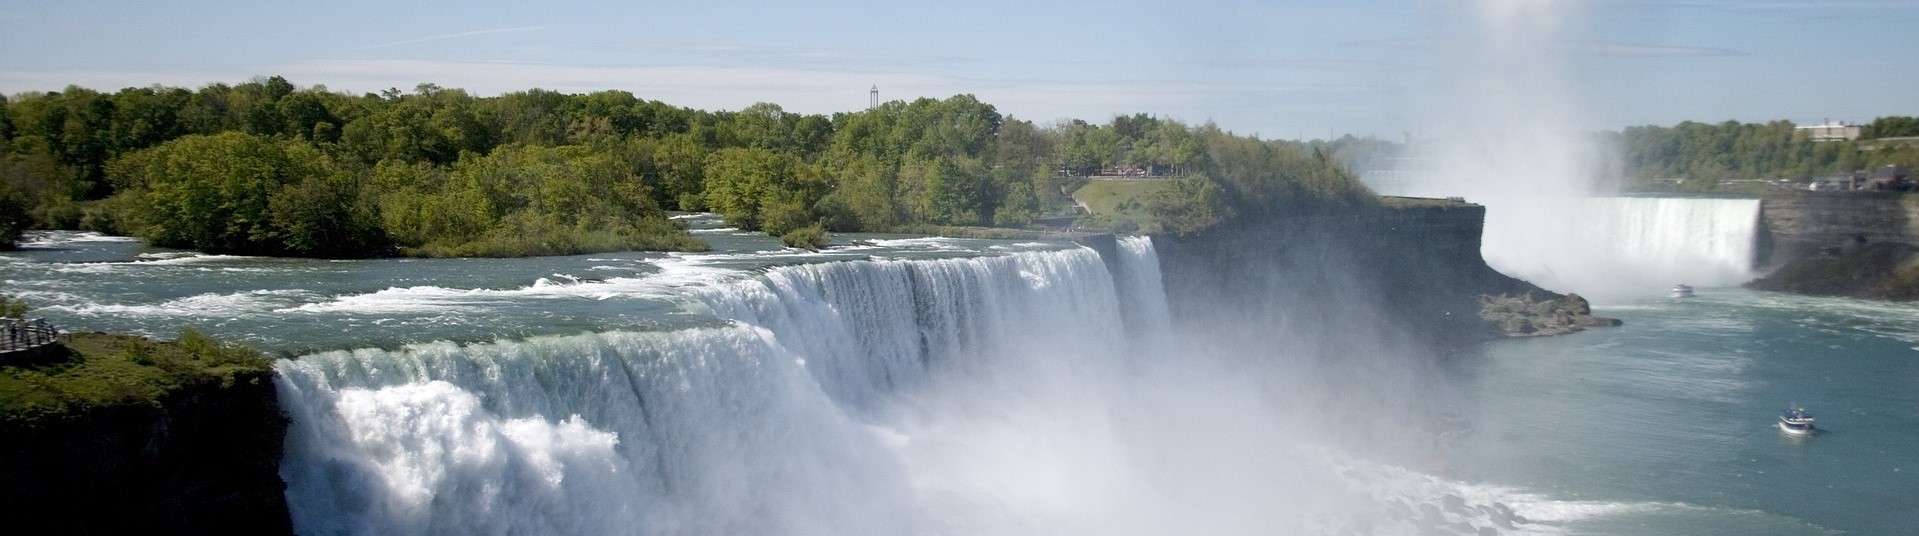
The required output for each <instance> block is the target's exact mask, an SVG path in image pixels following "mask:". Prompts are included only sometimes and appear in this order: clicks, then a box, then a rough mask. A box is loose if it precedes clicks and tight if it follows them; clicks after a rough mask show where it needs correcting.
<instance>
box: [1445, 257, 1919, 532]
mask: <svg viewBox="0 0 1919 536" xmlns="http://www.w3.org/2000/svg"><path fill="white" fill-rule="evenodd" d="M1595 309H1596V311H1597V313H1598V314H1601V315H1610V316H1615V317H1618V318H1621V319H1623V320H1624V321H1625V325H1624V326H1621V327H1619V328H1614V329H1597V330H1591V331H1587V332H1584V333H1578V334H1574V335H1571V336H1566V337H1559V338H1550V339H1534V340H1521V341H1505V342H1500V343H1495V344H1491V345H1487V346H1485V347H1483V348H1481V349H1479V350H1478V351H1476V352H1471V353H1469V354H1467V355H1465V356H1463V357H1461V358H1459V359H1458V360H1457V361H1455V362H1454V363H1452V364H1451V365H1450V366H1449V368H1448V370H1449V372H1450V373H1451V374H1452V375H1453V377H1454V378H1453V379H1454V381H1455V382H1457V383H1458V384H1459V385H1461V386H1462V387H1463V388H1462V389H1461V392H1462V393H1464V394H1463V395H1462V396H1464V397H1466V398H1467V399H1468V402H1467V403H1466V404H1467V405H1468V406H1469V407H1470V409H1469V410H1467V411H1468V413H1470V414H1472V415H1473V419H1472V425H1473V431H1472V433H1470V434H1468V435H1467V436H1466V437H1465V438H1464V439H1462V440H1461V441H1460V448H1459V449H1458V450H1457V452H1459V453H1460V457H1461V459H1460V460H1459V465H1458V472H1459V473H1460V474H1461V475H1462V476H1463V477H1465V478H1466V479H1468V480H1473V481H1481V482H1497V483H1501V484H1504V485H1512V486H1517V487H1521V488H1525V489H1528V490H1531V491H1532V492H1536V493H1539V494H1542V495H1546V496H1551V497H1553V498H1554V499H1556V500H1560V501H1571V502H1569V503H1567V504H1563V505H1561V506H1562V507H1564V508H1566V509H1567V510H1569V514H1573V515H1569V517H1577V518H1582V519H1583V521H1581V522H1579V523H1576V524H1574V525H1573V527H1575V528H1577V529H1579V530H1578V531H1577V532H1580V533H1589V534H1831V533H1845V534H1914V533H1919V307H1915V306H1913V305H1910V304H1889V303H1880V302H1870V301H1860V300H1850V299H1837V298H1813V297H1802V296H1792V295H1785V294H1778V293H1770V292H1759V291H1752V290H1746V289H1739V288H1712V289H1701V290H1700V291H1699V293H1698V296H1697V297H1695V298H1689V299H1677V298H1664V297H1661V298H1647V299H1639V300H1620V301H1618V302H1617V303H1615V304H1612V306H1607V304H1605V303H1603V302H1602V303H1600V304H1599V305H1597V306H1596V307H1595ZM1793 403H1797V404H1800V405H1802V406H1804V407H1806V408H1807V409H1808V410H1809V411H1811V412H1812V413H1813V414H1814V415H1815V416H1816V417H1817V426H1818V429H1819V431H1818V433H1817V434H1816V435H1815V436H1813V437H1796V436H1789V435H1787V434H1785V433H1783V432H1781V431H1780V430H1779V429H1778V428H1777V427H1776V426H1775V425H1776V424H1777V415H1778V413H1779V411H1780V410H1781V409H1784V408H1785V407H1787V406H1788V405H1789V404H1793Z"/></svg>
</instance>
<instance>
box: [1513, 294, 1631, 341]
mask: <svg viewBox="0 0 1919 536" xmlns="http://www.w3.org/2000/svg"><path fill="white" fill-rule="evenodd" d="M1479 303H1480V307H1479V317H1480V318H1483V319H1485V320H1486V321H1487V322H1491V323H1492V324H1493V325H1494V326H1495V327H1497V328H1498V329H1499V331H1500V333H1502V334H1504V335H1505V336H1507V337H1541V336H1550V335H1565V334H1567V333H1572V332H1575V331H1580V330H1583V329H1586V328H1589V327H1595V326H1617V325H1619V320H1618V319H1614V318H1605V317H1598V316H1593V315H1592V305H1591V304H1588V303H1587V302H1586V299H1585V298H1582V297H1580V296H1579V295H1578V294H1567V295H1565V296H1562V297H1557V298H1555V297H1547V298H1545V299H1534V298H1533V295H1532V294H1531V293H1527V294H1524V295H1520V296H1508V295H1504V294H1501V295H1499V296H1480V298H1479Z"/></svg>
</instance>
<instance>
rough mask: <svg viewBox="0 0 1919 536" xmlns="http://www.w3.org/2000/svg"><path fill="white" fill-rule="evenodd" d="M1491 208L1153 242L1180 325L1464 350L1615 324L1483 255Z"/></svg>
mask: <svg viewBox="0 0 1919 536" xmlns="http://www.w3.org/2000/svg"><path fill="white" fill-rule="evenodd" d="M1485 218H1486V210H1485V207H1483V206H1480V205H1474V204H1469V203H1464V202H1439V201H1437V200H1420V201H1417V202H1403V201H1402V202H1398V203H1388V204H1387V205H1386V206H1384V207H1380V208H1374V209H1367V210H1361V211H1354V212H1348V213H1340V214H1322V215H1306V216H1297V217H1281V218H1271V219H1266V220H1263V221H1239V222H1234V223H1232V224H1229V225H1225V226H1221V227H1217V228H1213V229H1208V230H1206V231H1202V232H1198V233H1193V234H1187V235H1155V236H1154V237H1153V244H1154V247H1155V249H1157V250H1158V252H1159V255H1160V269H1161V273H1162V274H1163V279H1164V282H1165V286H1166V294H1167V300H1168V305H1169V307H1170V308H1171V309H1172V313H1173V316H1174V318H1177V319H1181V320H1182V321H1185V322H1199V323H1203V324H1213V325H1220V324H1225V323H1228V322H1231V321H1233V320H1236V319H1244V318H1247V317H1253V319H1254V320H1256V321H1258V322H1260V323H1261V325H1274V326H1280V327H1283V328H1284V329H1292V330H1300V331H1304V332H1337V331H1339V330H1344V329H1346V326H1348V325H1350V324H1352V323H1357V322H1365V323H1374V324H1378V325H1384V326H1386V327H1388V329H1389V332H1390V333H1396V334H1398V335H1399V336H1401V337H1403V338H1404V339H1405V340H1404V341H1402V342H1404V343H1406V344H1417V345H1421V346H1426V345H1438V346H1440V347H1457V346H1462V345H1467V344H1472V343H1477V342H1483V341H1487V340H1492V339H1498V338H1503V337H1515V336H1533V335H1550V334H1559V333H1570V332H1573V331H1578V330H1580V329H1584V328H1585V327H1588V326H1604V325H1616V324H1617V323H1618V321H1616V320H1611V319H1604V318H1598V317H1593V316H1592V315H1591V309H1590V308H1589V307H1587V306H1586V302H1585V300H1584V299H1581V298H1579V297H1578V296H1576V295H1561V294H1556V293H1553V292H1550V291H1547V290H1545V289H1542V288H1539V287H1538V286H1536V285H1533V284H1531V283H1528V282H1525V281H1522V280H1519V279H1515V278H1513V277H1510V276H1507V275H1505V274H1502V273H1499V272H1498V271H1497V270H1494V269H1492V267H1490V266H1487V265H1486V262H1485V259H1484V258H1483V257H1481V256H1480V236H1481V234H1482V232H1483V230H1484V225H1485Z"/></svg>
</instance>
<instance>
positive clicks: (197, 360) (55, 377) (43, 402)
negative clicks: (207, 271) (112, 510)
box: [0, 332, 272, 422]
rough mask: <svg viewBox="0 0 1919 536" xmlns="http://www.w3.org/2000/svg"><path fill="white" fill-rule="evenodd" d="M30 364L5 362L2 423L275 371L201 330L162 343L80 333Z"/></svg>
mask: <svg viewBox="0 0 1919 536" xmlns="http://www.w3.org/2000/svg"><path fill="white" fill-rule="evenodd" d="M62 347H63V348H55V349H52V351H50V352H47V353H45V354H44V355H42V356H40V357H37V358H35V359H33V360H32V361H30V362H14V361H17V359H11V358H10V359H9V360H8V362H5V363H0V420H4V421H14V422H20V421H37V420H42V419H57V418H62V417H64V416H68V415H73V414H77V413H80V412H85V411H88V410H91V409H96V408H103V407H110V406H121V405H139V404H158V403H159V400H160V399H161V398H162V397H163V396H165V395H166V394H167V393H170V392H172V391H174V390H177V389H180V388H182V387H185V386H188V385H193V384H199V383H205V382H219V383H221V384H222V385H231V384H232V382H233V381H234V378H235V377H236V375H239V374H245V373H248V372H255V371H263V370H267V369H269V368H271V366H272V361H271V359H269V358H268V357H267V356H266V355H264V354H261V353H260V352H258V351H255V350H252V349H249V348H246V347H244V346H238V345H230V344H222V343H219V342H217V341H214V340H212V339H210V338H207V337H206V336H204V335H200V334H198V333H193V332H188V333H183V334H182V335H181V338H180V340H179V341H174V342H159V341H154V340H150V339H145V338H141V337H132V336H127V335H108V334H104V333H74V334H69V335H67V336H65V337H64V341H63V342H62Z"/></svg>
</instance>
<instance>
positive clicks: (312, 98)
mask: <svg viewBox="0 0 1919 536" xmlns="http://www.w3.org/2000/svg"><path fill="white" fill-rule="evenodd" d="M0 105H4V110H5V113H0V246H5V245H6V244H10V243H11V242H12V241H13V240H14V239H15V238H17V236H18V233H19V232H20V230H21V229H24V228H80V229H90V230H98V231H103V232H110V233H119V234H128V235H132V236H138V237H142V238H145V239H147V240H149V241H150V242H151V243H153V244H155V245H160V246H168V247H180V248H193V249H201V250H206V251H217V252H235V253H254V254H273V255H293V256H318V257H343V256H362V255H384V254H408V255H436V256H513V255H541V254H566V253H579V252H588V251H599V250H615V249H666V250H675V249H679V250H684V249H700V248H703V247H704V244H703V243H701V242H700V241H698V240H696V239H694V238H692V237H690V236H689V235H687V234H686V233H685V232H684V230H682V229H680V228H678V227H676V226H675V225H674V224H672V223H671V222H669V220H667V219H666V218H665V213H664V211H665V210H684V211H697V210H711V211H715V212H718V213H720V214H722V215H723V216H724V217H725V218H726V220H727V222H728V223H729V224H731V225H735V226H738V227H740V228H743V229H751V230H762V231H765V232H768V233H771V234H774V235H785V234H789V233H795V232H800V233H801V235H800V236H809V237H813V238H814V239H817V237H820V236H823V235H824V233H823V231H826V230H830V231H885V230H895V229H902V228H913V227H916V226H925V225H995V226H1008V227H1018V226H1025V225H1029V224H1032V223H1033V222H1034V221H1035V220H1036V219H1038V218H1040V217H1041V216H1042V215H1044V214H1048V213H1070V212H1071V204H1070V200H1068V199H1067V198H1066V197H1065V191H1066V190H1067V189H1069V188H1070V187H1071V186H1073V181H1075V180H1079V179H1075V178H1074V176H1076V175H1086V174H1092V173H1094V172H1097V171H1098V170H1099V169H1102V168H1107V167H1113V166H1121V165H1125V166H1159V167H1163V168H1166V169H1176V170H1180V171H1181V176H1182V177H1184V178H1182V179H1178V180H1179V181H1180V183H1179V186H1178V187H1177V188H1169V189H1168V192H1167V193H1165V194H1163V195H1161V196H1159V197H1157V198H1156V199H1155V200H1154V201H1153V207H1154V212H1155V214H1159V215H1163V217H1162V218H1161V225H1162V227H1163V228H1162V229H1152V230H1164V231H1171V232H1179V231H1189V230H1194V229H1198V228H1202V227H1205V226H1209V225H1214V224H1217V223H1218V222H1221V221H1224V220H1225V219H1227V218H1230V217H1233V216H1235V215H1256V214H1259V213H1264V212H1269V211H1276V210H1325V209H1328V208H1330V207H1339V206H1349V205H1353V204H1359V203H1371V202H1373V201H1372V197H1373V196H1372V195H1371V193H1370V192H1369V191H1368V190H1366V188H1365V187H1364V186H1361V185H1360V184H1359V183H1358V182H1357V181H1355V180H1353V178H1352V177H1351V176H1350V175H1349V174H1348V173H1346V172H1345V171H1343V170H1342V169H1340V166H1338V165H1337V164H1336V163H1335V162H1334V161H1333V160H1332V157H1330V156H1327V155H1328V152H1327V151H1322V150H1320V147H1316V146H1309V145H1306V144H1299V143H1291V142H1280V141H1262V140H1258V139H1256V138H1253V137H1247V136H1238V135H1234V134H1232V133H1230V132H1225V131H1222V130H1220V129H1219V128H1218V127H1216V126H1214V125H1212V124H1211V123H1207V124H1204V125H1197V126H1193V125H1186V124H1183V123H1180V122H1178V121H1173V120H1167V119H1159V118H1154V117H1149V116H1146V115H1143V114H1142V115H1133V116H1119V117H1115V118H1113V120H1112V121H1111V122H1109V123H1108V124H1105V125H1093V124H1089V123H1086V122H1084V121H1078V120H1074V121H1066V122H1060V123H1057V124H1051V125H1044V126H1041V125H1035V124H1034V123H1032V122H1028V121H1022V120H1018V119H1014V118H1011V117H1007V116H1003V115H1002V114H1000V113H999V112H998V111H997V110H995V109H994V108H993V106H991V105H988V104H985V103H982V102H980V101H978V100H977V99H975V98H974V97H972V96H970V95H959V96H954V97H951V98H948V99H944V100H936V99H930V98H922V99H918V100H915V101H912V102H903V101H894V102H888V103H885V104H882V105H880V106H878V107H876V108H873V109H870V110H866V111H860V112H851V113H836V114H833V115H832V116H831V117H828V116H823V115H802V114H796V113H789V112H786V111H784V110H782V109H781V108H780V107H779V106H778V105H775V104H767V103H761V104H755V105H752V106H749V107H747V108H745V109H742V110H738V111H719V112H708V111H700V110H693V109H689V108H684V107H677V106H672V105H669V104H666V103H662V102H659V101H650V100H644V99H640V98H637V97H635V96H633V95H632V94H630V93H627V92H623V91H601V92H596V93H591V94H584V95H580V94H564V93H558V92H553V91H546V90H539V89H533V90H528V91H521V92H514V93H508V94H505V95H501V96H498V97H475V96H473V95H471V94H468V93H467V92H465V91H462V90H459V89H448V88H442V87H439V86H436V85H432V84H422V85H420V86H418V87H417V88H415V90H414V91H412V92H402V91H399V90H388V91H384V92H381V93H378V94H372V93H368V94H363V95H357V96H356V95H348V94H344V93H337V92H331V91H328V90H327V89H326V88H325V87H324V86H314V87H308V88H299V87H296V86H295V85H294V84H292V83H290V82H288V81H287V80H286V79H284V78H281V77H277V76H276V77H271V78H262V79H255V80H253V81H249V82H246V83H241V84H237V85H227V84H213V85H209V86H206V87H203V88H200V89H199V90H197V91H196V90H190V89H185V88H177V87H161V86H152V87H137V88H126V89H122V90H120V91H118V92H116V93H100V92H97V91H93V90H90V89H85V88H79V87H68V88H67V89H65V90H63V91H59V92H53V93H28V94H22V95H16V96H13V97H11V98H0Z"/></svg>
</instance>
